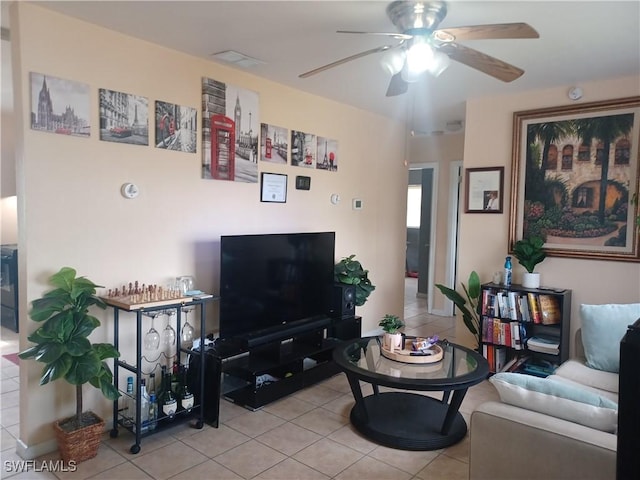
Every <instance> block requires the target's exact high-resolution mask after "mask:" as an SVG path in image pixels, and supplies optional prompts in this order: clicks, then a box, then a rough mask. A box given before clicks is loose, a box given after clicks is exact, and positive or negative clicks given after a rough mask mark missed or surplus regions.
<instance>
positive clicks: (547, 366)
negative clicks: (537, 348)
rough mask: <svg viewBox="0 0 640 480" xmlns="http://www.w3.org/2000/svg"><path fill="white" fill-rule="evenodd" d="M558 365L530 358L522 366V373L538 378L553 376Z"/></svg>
mask: <svg viewBox="0 0 640 480" xmlns="http://www.w3.org/2000/svg"><path fill="white" fill-rule="evenodd" d="M556 368H557V365H554V364H553V363H551V362H549V361H546V360H541V359H539V358H529V359H528V360H527V361H526V362H524V363H523V364H522V365H521V366H520V372H522V373H527V374H529V375H535V376H537V377H548V376H549V375H553V372H555V370H556Z"/></svg>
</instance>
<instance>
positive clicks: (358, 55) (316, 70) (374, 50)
mask: <svg viewBox="0 0 640 480" xmlns="http://www.w3.org/2000/svg"><path fill="white" fill-rule="evenodd" d="M393 47H394V45H383V46H382V47H378V48H372V49H371V50H367V51H364V52H360V53H356V54H355V55H351V56H350V57H346V58H343V59H341V60H338V61H335V62H332V63H329V64H327V65H323V66H322V67H318V68H314V69H313V70H309V71H308V72H305V73H302V74H300V75H298V77H300V78H307V77H310V76H312V75H315V74H316V73H320V72H324V71H325V70H329V69H330V68H333V67H337V66H338V65H342V64H343V63H347V62H350V61H351V60H356V59H358V58H362V57H366V56H367V55H371V54H373V53H378V52H384V51H385V50H389V49H390V48H393Z"/></svg>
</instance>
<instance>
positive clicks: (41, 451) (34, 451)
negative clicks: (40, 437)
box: [16, 438, 58, 460]
mask: <svg viewBox="0 0 640 480" xmlns="http://www.w3.org/2000/svg"><path fill="white" fill-rule="evenodd" d="M56 450H58V442H57V441H56V439H55V438H52V439H51V440H47V441H46V442H42V443H37V444H35V445H26V444H25V443H24V442H23V441H22V440H20V439H18V440H16V453H17V454H18V456H19V457H20V458H22V459H23V460H33V459H35V458H38V457H40V456H42V455H46V454H47V453H51V452H55V451H56Z"/></svg>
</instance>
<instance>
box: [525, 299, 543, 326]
mask: <svg viewBox="0 0 640 480" xmlns="http://www.w3.org/2000/svg"><path fill="white" fill-rule="evenodd" d="M527 299H528V301H529V302H528V303H529V311H530V312H531V320H532V321H533V323H542V315H541V313H540V303H539V302H538V295H536V294H535V293H532V292H529V293H527Z"/></svg>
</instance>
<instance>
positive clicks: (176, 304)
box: [103, 294, 219, 454]
mask: <svg viewBox="0 0 640 480" xmlns="http://www.w3.org/2000/svg"><path fill="white" fill-rule="evenodd" d="M218 299H219V297H217V296H214V295H205V294H203V295H201V296H192V297H181V298H176V299H168V300H159V301H147V302H144V301H143V302H139V303H136V302H129V301H126V302H123V301H119V300H118V299H114V298H103V300H104V302H105V303H106V304H107V305H109V306H110V307H112V308H113V328H114V336H113V344H114V346H115V348H116V349H118V348H119V334H120V312H128V313H134V314H135V316H136V359H137V360H136V364H135V365H131V364H129V363H127V362H125V361H122V360H119V359H115V361H114V365H113V381H114V384H115V385H116V387H118V384H119V382H118V379H119V373H120V372H119V370H120V368H123V369H125V370H127V371H129V372H131V373H132V374H133V376H134V379H135V383H134V385H135V389H134V392H136V394H135V395H134V396H135V421H134V423H133V425H131V426H129V425H128V424H127V423H128V422H127V421H126V419H125V418H124V417H123V415H122V414H121V412H120V411H119V406H118V400H115V401H114V402H113V428H112V430H111V432H110V436H111V438H116V437H117V436H118V427H122V428H125V429H127V430H129V431H130V432H132V433H134V434H135V443H134V444H133V445H132V446H131V448H130V449H129V451H130V452H131V453H133V454H137V453H138V452H140V440H141V439H142V437H146V436H149V435H153V434H155V433H158V432H161V431H162V430H163V429H165V428H166V427H169V426H173V425H175V424H176V423H177V422H181V421H188V420H193V419H194V417H195V421H193V422H192V427H194V428H197V429H201V428H202V427H203V426H204V403H205V402H204V398H203V397H202V396H201V397H200V402H199V404H197V405H194V406H193V409H192V410H191V411H186V410H182V411H178V412H176V415H175V418H174V419H173V421H172V422H169V421H167V420H168V419H167V418H166V417H165V418H159V419H158V422H157V427H156V428H155V429H153V430H149V431H147V432H142V422H141V409H140V404H141V399H140V394H139V392H140V386H141V379H142V358H143V357H142V338H143V334H142V317H143V315H144V314H149V313H151V312H159V311H170V310H173V309H175V311H176V315H175V320H176V331H177V332H180V325H181V312H182V309H183V308H187V307H194V308H199V309H200V350H193V349H191V348H184V347H183V346H181V344H180V335H179V334H178V335H176V355H177V356H178V358H179V356H180V353H187V354H192V355H197V356H198V357H199V361H200V372H201V374H200V376H199V378H198V382H199V385H200V392H204V391H205V389H204V375H203V374H202V372H204V360H205V358H204V355H201V354H200V353H201V351H202V347H203V346H204V343H205V342H204V339H205V318H206V315H205V310H206V308H205V307H206V304H207V303H209V302H212V301H214V300H218Z"/></svg>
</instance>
